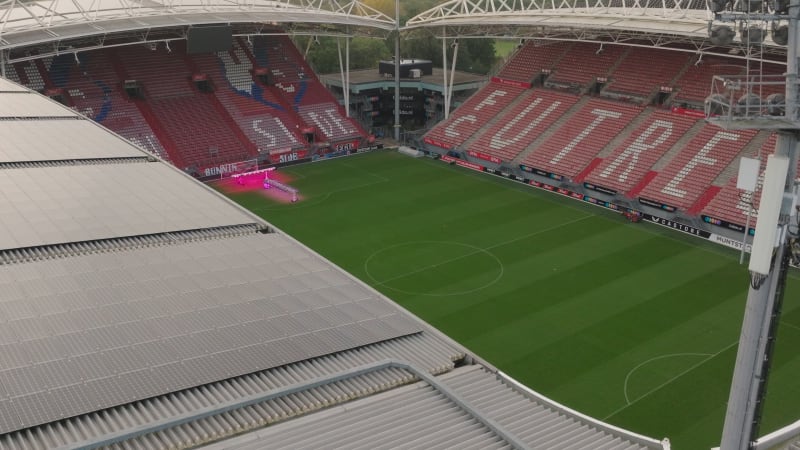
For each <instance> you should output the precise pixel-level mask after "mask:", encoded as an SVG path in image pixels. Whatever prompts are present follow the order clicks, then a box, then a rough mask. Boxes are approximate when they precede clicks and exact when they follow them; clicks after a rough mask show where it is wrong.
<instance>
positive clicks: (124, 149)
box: [0, 120, 147, 163]
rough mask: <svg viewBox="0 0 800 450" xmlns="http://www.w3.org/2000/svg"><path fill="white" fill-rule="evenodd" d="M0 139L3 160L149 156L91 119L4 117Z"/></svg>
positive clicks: (2, 161) (0, 152)
mask: <svg viewBox="0 0 800 450" xmlns="http://www.w3.org/2000/svg"><path fill="white" fill-rule="evenodd" d="M44 126H47V130H48V131H47V133H42V128H43V127H44ZM0 142H3V145H2V147H0V163H5V162H21V161H54V160H74V159H93V158H134V157H139V158H141V157H144V156H147V154H146V153H144V152H143V151H142V150H139V149H138V148H136V147H134V146H133V145H131V144H129V143H127V142H125V141H123V140H121V139H119V138H118V137H116V136H114V135H112V134H110V133H108V132H107V131H106V130H104V129H103V128H101V127H100V126H98V125H97V124H96V123H94V122H92V121H90V120H77V121H70V120H51V121H42V120H14V121H10V120H0Z"/></svg>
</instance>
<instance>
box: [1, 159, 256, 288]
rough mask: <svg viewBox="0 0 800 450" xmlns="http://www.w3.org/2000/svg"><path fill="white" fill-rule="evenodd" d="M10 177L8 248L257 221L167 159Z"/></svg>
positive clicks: (4, 184) (8, 173)
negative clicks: (200, 186)
mask: <svg viewBox="0 0 800 450" xmlns="http://www.w3.org/2000/svg"><path fill="white" fill-rule="evenodd" d="M2 175H3V176H2V177H0V226H1V227H2V228H4V229H6V230H8V232H7V233H0V249H11V248H20V247H31V246H39V245H49V244H58V243H64V242H77V241H88V240H95V239H111V238H117V237H123V236H133V235H142V234H152V233H164V232H171V231H180V230H189V229H199V228H211V227H218V226H226V225H234V224H247V223H254V221H255V220H254V219H253V218H252V217H251V216H249V215H248V214H246V213H245V212H243V211H242V210H241V209H239V208H237V207H236V206H234V205H232V204H230V203H228V202H226V201H224V200H222V199H221V198H219V197H217V196H215V195H214V194H213V193H211V192H208V191H205V190H202V189H198V187H197V185H196V184H195V183H194V181H193V180H190V179H188V178H186V177H183V176H175V175H176V174H175V173H174V169H171V168H170V167H168V166H167V165H165V164H160V163H151V164H147V163H137V164H103V165H77V166H61V167H37V168H25V169H7V170H3V173H2ZM131 186H135V189H131ZM87 276H88V274H87ZM82 282H83V283H89V284H92V285H95V286H98V287H99V286H105V285H107V284H108V283H106V282H105V280H102V279H91V278H87V279H85V280H82Z"/></svg>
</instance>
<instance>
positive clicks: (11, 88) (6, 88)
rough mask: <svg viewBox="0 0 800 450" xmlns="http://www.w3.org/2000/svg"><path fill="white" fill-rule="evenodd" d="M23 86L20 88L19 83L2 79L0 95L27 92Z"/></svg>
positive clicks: (0, 79) (0, 81) (0, 80)
mask: <svg viewBox="0 0 800 450" xmlns="http://www.w3.org/2000/svg"><path fill="white" fill-rule="evenodd" d="M27 91H28V89H26V88H25V87H23V86H20V85H19V84H17V83H14V82H11V81H9V80H6V79H5V78H0V93H2V92H27Z"/></svg>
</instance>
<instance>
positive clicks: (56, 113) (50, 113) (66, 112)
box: [0, 92, 81, 119]
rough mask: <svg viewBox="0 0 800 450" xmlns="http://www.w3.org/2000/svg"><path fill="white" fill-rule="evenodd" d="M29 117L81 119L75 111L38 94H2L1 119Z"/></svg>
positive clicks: (0, 101)
mask: <svg viewBox="0 0 800 450" xmlns="http://www.w3.org/2000/svg"><path fill="white" fill-rule="evenodd" d="M13 117H16V118H27V117H74V118H79V117H81V116H80V114H78V113H76V112H75V111H73V110H71V109H69V108H67V107H66V106H63V105H61V104H59V103H56V102H54V101H52V100H50V99H49V98H46V97H44V96H42V95H38V94H33V93H29V94H19V93H16V92H13V93H2V92H0V119H2V118H13Z"/></svg>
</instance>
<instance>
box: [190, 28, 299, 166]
mask: <svg viewBox="0 0 800 450" xmlns="http://www.w3.org/2000/svg"><path fill="white" fill-rule="evenodd" d="M191 59H192V61H193V62H194V64H195V65H196V66H197V68H198V70H199V71H200V72H201V73H203V74H208V75H209V76H210V77H211V82H212V83H213V85H214V95H216V96H217V98H218V99H219V101H220V103H221V104H222V105H223V106H224V107H225V109H226V110H227V111H228V113H229V114H230V116H231V117H232V118H233V120H234V121H235V122H236V124H237V126H238V127H239V129H241V130H242V131H243V132H244V133H245V134H246V135H247V137H248V138H249V140H250V141H251V142H253V143H254V144H255V145H256V146H257V147H258V151H259V153H261V152H270V151H276V150H286V149H295V148H302V147H304V145H305V144H303V143H302V137H301V136H300V135H299V130H300V124H301V123H302V122H301V120H300V119H299V118H296V116H295V115H294V114H293V113H292V111H291V109H290V108H289V107H288V106H287V105H286V104H285V103H284V102H283V100H282V99H281V98H280V97H279V96H277V95H275V94H274V93H273V92H272V89H274V88H271V87H269V86H266V85H263V84H260V83H257V82H256V81H255V80H254V78H253V73H252V71H253V66H252V63H251V59H250V58H249V57H248V55H247V53H246V52H245V50H244V49H243V48H242V47H241V46H240V45H239V44H238V43H234V47H233V48H232V49H231V50H230V52H218V53H217V54H216V55H212V54H200V55H192V56H191Z"/></svg>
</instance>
